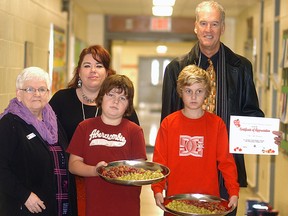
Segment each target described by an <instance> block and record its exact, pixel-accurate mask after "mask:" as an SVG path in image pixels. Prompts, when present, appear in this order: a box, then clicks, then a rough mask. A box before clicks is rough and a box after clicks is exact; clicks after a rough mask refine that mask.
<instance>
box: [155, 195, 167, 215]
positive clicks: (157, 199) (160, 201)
mask: <svg viewBox="0 0 288 216" xmlns="http://www.w3.org/2000/svg"><path fill="white" fill-rule="evenodd" d="M154 198H155V202H156V205H157V206H158V207H159V208H161V209H162V210H163V211H165V208H164V206H163V203H164V197H163V194H162V193H157V194H155V196H154Z"/></svg>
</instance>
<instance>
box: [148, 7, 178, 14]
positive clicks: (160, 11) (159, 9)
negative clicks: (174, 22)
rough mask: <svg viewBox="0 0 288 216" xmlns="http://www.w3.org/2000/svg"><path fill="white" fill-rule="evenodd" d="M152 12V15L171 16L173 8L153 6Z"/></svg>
mask: <svg viewBox="0 0 288 216" xmlns="http://www.w3.org/2000/svg"><path fill="white" fill-rule="evenodd" d="M152 13H153V15H154V16H171V15H172V13H173V8H172V7H171V6H153V8H152Z"/></svg>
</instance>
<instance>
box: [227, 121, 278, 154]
mask: <svg viewBox="0 0 288 216" xmlns="http://www.w3.org/2000/svg"><path fill="white" fill-rule="evenodd" d="M279 124H280V120H279V119H276V118H264V117H248V116H231V117H230V138H229V139H230V140H229V142H230V144H229V145H230V147H229V149H230V153H234V154H261V155H278V145H277V144H275V143H274V137H275V136H276V135H274V134H272V131H279Z"/></svg>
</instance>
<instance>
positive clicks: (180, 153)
mask: <svg viewBox="0 0 288 216" xmlns="http://www.w3.org/2000/svg"><path fill="white" fill-rule="evenodd" d="M210 91H211V84H210V78H209V75H208V74H207V72H206V71H205V70H203V69H201V68H199V67H198V66H196V65H188V66H186V67H185V68H184V69H183V70H182V71H181V73H180V74H179V77H178V80H177V92H178V94H179V96H180V97H181V98H182V100H183V103H184V108H183V109H182V110H179V111H176V112H174V113H172V114H170V115H169V116H167V117H166V118H165V119H163V121H162V123H161V126H160V128H159V131H158V134H157V138H156V144H155V149H154V155H153V161H154V162H157V163H160V164H163V165H165V166H167V167H169V168H170V175H169V176H168V178H167V179H165V180H163V181H161V182H160V183H156V184H153V185H152V190H153V192H154V197H155V201H156V204H157V206H159V207H160V208H162V209H163V210H164V207H163V202H164V197H163V194H162V193H163V190H166V195H167V196H171V195H176V194H183V193H202V194H209V195H214V196H218V197H219V196H220V192H219V184H218V170H220V171H221V173H222V175H223V177H224V180H225V186H226V188H227V189H228V193H229V196H230V198H229V205H228V206H229V207H230V206H232V205H234V206H235V207H236V206H237V203H238V196H239V184H238V182H237V169H236V165H235V161H234V158H233V156H232V154H230V153H229V146H228V134H227V129H226V125H225V123H224V122H223V120H222V119H221V118H220V117H218V116H217V115H215V114H212V113H210V112H207V111H205V110H204V109H203V108H202V106H203V103H204V100H205V98H206V97H208V96H209V94H210Z"/></svg>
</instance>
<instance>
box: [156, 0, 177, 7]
mask: <svg viewBox="0 0 288 216" xmlns="http://www.w3.org/2000/svg"><path fill="white" fill-rule="evenodd" d="M174 4H175V0H153V5H155V6H156V5H158V6H160V5H161V6H174Z"/></svg>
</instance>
